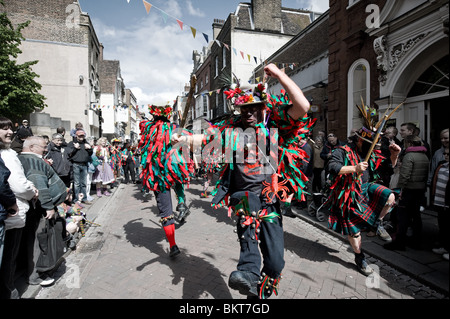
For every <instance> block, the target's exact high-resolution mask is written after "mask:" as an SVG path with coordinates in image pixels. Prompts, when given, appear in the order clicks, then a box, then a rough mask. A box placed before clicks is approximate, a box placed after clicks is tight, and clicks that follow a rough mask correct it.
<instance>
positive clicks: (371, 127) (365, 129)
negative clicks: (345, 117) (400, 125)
mask: <svg viewBox="0 0 450 319" xmlns="http://www.w3.org/2000/svg"><path fill="white" fill-rule="evenodd" d="M402 104H403V102H402V103H400V104H399V105H397V106H396V107H395V108H394V109H393V110H392V111H391V112H390V113H389V115H388V114H387V113H388V111H389V110H390V107H389V108H388V109H387V110H386V112H385V114H384V116H383V117H382V118H381V119H378V114H377V110H376V109H375V108H373V107H369V106H367V105H364V100H363V98H362V97H361V106H359V105H356V107H357V108H358V110H359V112H360V113H361V117H362V119H363V126H362V127H361V128H360V129H359V130H358V131H356V133H355V134H356V135H357V136H358V137H359V138H362V139H363V140H364V141H366V142H369V143H372V142H373V140H374V138H375V136H376V135H377V131H378V130H379V129H380V128H381V129H382V128H383V126H384V124H385V123H386V121H387V120H388V119H389V118H390V117H391V116H392V115H393V114H394V113H395V111H397V109H398V108H399V107H400V106H401V105H402ZM380 133H381V132H380Z"/></svg>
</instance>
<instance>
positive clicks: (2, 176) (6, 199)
mask: <svg viewBox="0 0 450 319" xmlns="http://www.w3.org/2000/svg"><path fill="white" fill-rule="evenodd" d="M3 131H4V130H0V134H5V132H3ZM6 134H9V133H6ZM6 134H5V138H6ZM9 139H11V137H9ZM0 145H4V144H3V142H2V141H1V140H0ZM10 175H11V172H10V171H9V169H8V168H7V167H6V165H5V162H3V159H2V157H1V154H0V264H1V263H2V257H3V247H4V241H5V232H6V229H5V220H6V219H7V218H8V217H10V216H14V215H16V214H17V212H18V211H19V207H18V206H17V203H16V196H15V195H14V193H13V191H12V190H11V188H10V186H9V183H8V179H9V176H10Z"/></svg>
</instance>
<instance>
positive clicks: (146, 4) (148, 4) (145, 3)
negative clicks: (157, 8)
mask: <svg viewBox="0 0 450 319" xmlns="http://www.w3.org/2000/svg"><path fill="white" fill-rule="evenodd" d="M142 1H143V2H144V6H145V10H147V14H148V13H149V12H150V9H151V8H152V5H151V4H150V3H148V2H147V1H145V0H142Z"/></svg>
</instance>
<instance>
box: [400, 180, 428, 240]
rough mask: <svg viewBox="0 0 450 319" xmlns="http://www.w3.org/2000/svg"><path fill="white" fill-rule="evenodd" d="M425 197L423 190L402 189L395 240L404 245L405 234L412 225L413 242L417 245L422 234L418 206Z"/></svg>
mask: <svg viewBox="0 0 450 319" xmlns="http://www.w3.org/2000/svg"><path fill="white" fill-rule="evenodd" d="M424 197H425V190H424V189H402V194H401V198H400V201H399V203H398V209H397V221H398V224H397V234H396V240H397V241H399V242H400V243H402V244H406V232H407V230H408V225H409V224H411V225H412V229H413V238H412V240H413V242H414V243H415V244H418V243H419V242H420V239H421V233H422V217H421V215H420V205H421V204H422V202H423V199H424Z"/></svg>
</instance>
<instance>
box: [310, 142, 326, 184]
mask: <svg viewBox="0 0 450 319" xmlns="http://www.w3.org/2000/svg"><path fill="white" fill-rule="evenodd" d="M314 141H315V144H314V146H313V151H314V161H313V163H314V169H313V185H312V191H313V192H320V191H321V190H322V185H323V184H322V171H323V167H324V163H325V161H324V160H323V159H322V158H321V157H320V153H321V152H322V149H323V139H322V137H320V136H316V138H315V140H314Z"/></svg>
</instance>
